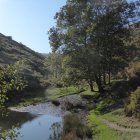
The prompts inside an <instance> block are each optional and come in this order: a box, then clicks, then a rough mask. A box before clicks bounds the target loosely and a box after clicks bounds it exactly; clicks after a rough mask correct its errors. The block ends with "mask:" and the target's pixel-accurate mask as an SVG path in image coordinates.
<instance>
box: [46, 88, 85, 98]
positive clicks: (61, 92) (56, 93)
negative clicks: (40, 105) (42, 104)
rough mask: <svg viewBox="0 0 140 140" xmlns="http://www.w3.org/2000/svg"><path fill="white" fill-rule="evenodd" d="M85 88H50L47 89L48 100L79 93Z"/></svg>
mask: <svg viewBox="0 0 140 140" xmlns="http://www.w3.org/2000/svg"><path fill="white" fill-rule="evenodd" d="M82 91H83V89H81V88H78V87H73V86H71V87H64V88H49V89H47V93H46V96H47V99H48V100H55V99H57V98H59V97H63V96H67V95H72V94H78V93H80V92H82Z"/></svg>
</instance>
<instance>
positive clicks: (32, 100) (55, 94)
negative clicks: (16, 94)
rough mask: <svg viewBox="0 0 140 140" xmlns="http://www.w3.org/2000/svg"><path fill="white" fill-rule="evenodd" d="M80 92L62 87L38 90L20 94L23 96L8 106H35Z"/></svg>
mask: <svg viewBox="0 0 140 140" xmlns="http://www.w3.org/2000/svg"><path fill="white" fill-rule="evenodd" d="M81 91H83V89H81V88H77V87H73V86H71V87H64V88H56V87H52V88H48V89H43V90H42V89H40V90H37V91H28V92H24V93H22V94H24V95H23V96H22V97H21V98H20V99H19V100H17V101H13V102H12V103H9V105H8V106H15V107H23V106H29V105H35V104H38V103H42V102H47V101H51V100H56V99H57V98H60V97H63V96H67V95H72V94H78V93H80V92H81Z"/></svg>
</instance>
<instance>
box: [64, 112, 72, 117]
mask: <svg viewBox="0 0 140 140" xmlns="http://www.w3.org/2000/svg"><path fill="white" fill-rule="evenodd" d="M69 115H72V113H71V112H70V111H66V112H65V113H64V116H69Z"/></svg>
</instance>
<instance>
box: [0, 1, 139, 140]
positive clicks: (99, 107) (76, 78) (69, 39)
mask: <svg viewBox="0 0 140 140" xmlns="http://www.w3.org/2000/svg"><path fill="white" fill-rule="evenodd" d="M139 6H140V2H139V1H132V2H128V1H125V0H123V1H122V0H117V1H116V0H111V1H110V0H99V1H96V0H92V1H90V0H89V1H87V0H83V1H80V0H67V2H66V5H64V6H63V7H62V8H61V9H60V11H59V12H57V13H56V16H55V19H56V26H55V27H52V28H51V29H50V31H49V39H50V45H51V47H52V53H50V54H48V55H47V56H46V58H44V57H43V56H40V55H39V54H37V53H33V52H32V51H29V50H28V51H27V48H26V51H27V52H28V60H24V59H23V58H21V60H20V61H19V62H16V61H14V62H13V63H12V62H10V63H12V65H3V64H2V65H3V66H2V67H1V70H0V95H1V96H0V101H1V102H0V103H1V104H0V105H1V106H0V108H1V110H4V106H9V105H11V103H12V105H15V106H17V107H21V106H28V105H31V104H33V105H34V104H36V103H39V102H47V101H52V102H53V103H54V104H56V105H59V104H61V102H60V101H59V99H61V98H62V99H63V98H65V97H64V96H67V97H69V96H71V95H73V94H76V95H78V96H80V98H82V100H83V101H85V100H86V104H85V106H84V107H83V106H82V107H81V106H72V105H71V106H70V107H68V110H69V111H71V112H72V113H77V114H79V116H80V111H83V110H84V112H86V113H87V112H88V115H87V116H86V115H85V116H83V117H84V119H83V120H84V121H83V122H84V123H83V122H82V123H80V119H79V117H74V118H73V116H74V115H71V114H69V115H68V116H67V118H64V126H63V129H61V127H62V126H61V125H59V124H56V125H53V126H52V129H53V131H54V133H53V135H52V136H50V139H51V140H53V139H56V140H57V139H58V140H59V139H60V140H71V139H73V140H86V139H88V140H90V139H95V140H124V139H126V140H133V139H139V138H140V121H139V120H140V42H139V37H140V32H139V31H140V27H139V26H140V21H139V19H140V18H139V15H140V11H139V10H140V8H139ZM8 40H9V39H8ZM10 40H11V39H10ZM0 43H1V46H0V47H1V48H2V49H3V50H5V48H4V47H7V46H5V44H3V43H2V41H1V42H0ZM24 47H25V46H24ZM7 48H8V49H10V47H9V46H8V47H7ZM26 51H25V49H24V53H25V52H26ZM6 52H7V54H8V50H6ZM18 52H20V51H18ZM29 52H30V54H29ZM31 52H32V53H33V54H34V55H33V56H34V57H31V58H29V56H30V55H31ZM8 57H9V56H8ZM11 57H13V56H11ZM37 57H38V58H37ZM3 58H4V57H3ZM14 60H15V59H14ZM4 61H5V59H3V61H2V62H3V63H4ZM15 62H16V63H15ZM5 64H7V62H5ZM36 64H39V65H36ZM24 66H28V67H26V69H25V67H24ZM34 69H35V71H34ZM28 72H29V75H28V74H27V73H28ZM32 72H33V74H32ZM24 76H25V77H24ZM33 79H35V83H34V81H33ZM35 85H39V86H37V88H39V87H47V91H46V92H45V94H44V95H41V94H33V93H32V92H29V89H31V87H32V86H35ZM49 87H51V88H49ZM52 87H53V88H52ZM54 87H55V88H54ZM21 90H23V91H24V92H21ZM19 91H20V92H19ZM25 91H26V92H25ZM14 99H17V102H15V101H14ZM68 105H69V104H68ZM3 113H4V112H3ZM4 115H5V114H4ZM65 123H66V124H68V125H66V124H65ZM68 126H69V127H68ZM12 130H13V129H12ZM12 130H11V131H8V132H7V131H5V132H3V133H1V134H0V135H1V138H2V139H3V140H6V139H8V138H9V139H16V136H17V134H16V132H15V131H14V130H13V131H12ZM59 130H60V131H59Z"/></svg>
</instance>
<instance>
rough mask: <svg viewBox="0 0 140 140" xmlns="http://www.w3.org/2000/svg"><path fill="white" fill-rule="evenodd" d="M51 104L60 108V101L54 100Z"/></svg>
mask: <svg viewBox="0 0 140 140" xmlns="http://www.w3.org/2000/svg"><path fill="white" fill-rule="evenodd" d="M51 102H52V103H53V104H54V105H56V106H59V105H60V102H59V100H52V101H51Z"/></svg>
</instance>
